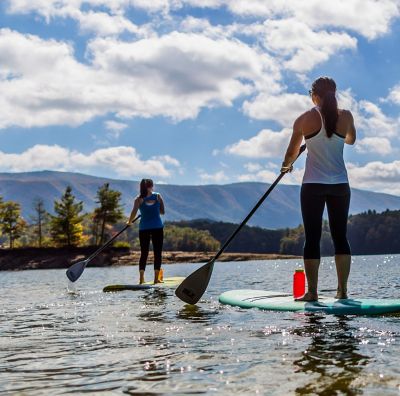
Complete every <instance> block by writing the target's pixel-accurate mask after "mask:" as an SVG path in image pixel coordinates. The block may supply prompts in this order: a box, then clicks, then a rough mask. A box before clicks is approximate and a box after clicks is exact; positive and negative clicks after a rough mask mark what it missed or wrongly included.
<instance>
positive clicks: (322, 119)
mask: <svg viewBox="0 0 400 396" xmlns="http://www.w3.org/2000/svg"><path fill="white" fill-rule="evenodd" d="M314 109H315V110H317V112H318V114H319V116H320V117H321V129H322V128H325V123H324V117H322V113H321V110H320V109H319V107H318V106H315V107H314Z"/></svg>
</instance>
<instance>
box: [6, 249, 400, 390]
mask: <svg viewBox="0 0 400 396" xmlns="http://www.w3.org/2000/svg"><path fill="white" fill-rule="evenodd" d="M396 257H397V258H399V259H397V258H396ZM384 259H385V258H384V257H383V256H382V257H379V256H374V257H371V258H369V257H367V258H363V257H360V258H355V263H354V265H353V271H352V274H351V277H352V278H351V289H350V291H351V293H352V295H364V296H366V297H368V296H369V297H377V296H383V297H399V296H398V290H399V289H398V288H399V284H400V282H399V277H398V274H399V269H400V265H399V262H400V257H399V256H394V258H393V257H392V259H391V266H390V267H387V268H385V272H384V273H383V272H382V266H381V265H378V264H379V263H380V262H381V263H382V262H383V261H384ZM297 265H298V262H297V261H296V260H293V261H272V262H248V263H218V264H217V265H216V266H215V269H214V273H213V277H212V279H211V282H210V287H209V289H208V290H207V293H206V294H205V295H204V299H202V300H201V302H200V304H198V305H196V306H189V305H184V304H183V303H182V302H181V301H180V300H178V299H177V298H176V297H175V295H174V290H173V289H168V288H158V289H148V290H140V291H124V292H120V293H102V288H103V287H104V285H106V284H110V283H121V282H123V281H124V280H126V279H130V278H131V277H132V268H130V267H120V268H88V269H87V270H86V271H85V273H84V275H83V276H82V277H81V279H80V280H79V281H78V282H76V283H75V284H74V287H73V289H71V288H67V283H66V277H65V271H59V270H54V271H46V270H45V271H24V272H19V273H12V272H4V273H0V301H1V303H2V304H1V305H0V393H1V392H3V393H5V394H21V395H23V394H29V395H35V394H46V395H47V394H51V395H58V394H65V393H76V392H77V393H79V394H81V393H89V394H100V393H102V392H105V394H116V395H120V394H132V395H164V394H179V395H181V394H218V395H220V394H222V395H225V394H226V395H253V394H254V395H257V394H260V395H263V394H266V395H291V394H298V395H306V394H321V395H334V394H348V395H358V394H364V393H366V394H371V395H375V394H380V395H385V394H398V392H399V386H400V380H399V378H400V369H399V367H400V353H399V352H400V346H399V341H400V330H399V322H398V317H396V316H390V317H377V318H367V317H354V316H353V317H351V316H348V317H335V316H329V315H325V316H324V315H321V314H320V313H317V314H302V313H291V312H265V311H259V310H242V309H237V308H232V307H227V306H222V305H220V304H219V303H218V301H217V298H218V295H219V294H220V293H221V292H223V291H225V290H228V289H239V288H250V287H253V288H262V289H267V290H268V289H269V290H271V289H272V290H277V291H283V292H287V291H290V289H291V281H292V274H293V269H294V268H295V267H296V266H297ZM196 267H197V266H196V265H182V264H180V265H172V266H168V267H167V268H166V269H167V272H168V276H185V275H187V274H189V273H190V272H192V271H193V269H194V268H196ZM331 267H332V264H331V263H330V261H329V260H327V261H326V262H325V263H323V264H322V266H321V289H332V287H334V286H335V273H334V268H331ZM371 279H374V282H371ZM383 285H384V288H382V286H383Z"/></svg>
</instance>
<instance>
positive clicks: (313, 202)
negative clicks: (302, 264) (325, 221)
mask: <svg viewBox="0 0 400 396" xmlns="http://www.w3.org/2000/svg"><path fill="white" fill-rule="evenodd" d="M325 203H326V206H327V209H328V217H329V228H330V230H331V235H332V239H333V245H334V247H335V254H351V252H350V245H349V242H348V241H347V218H348V214H349V205H350V187H349V184H348V183H341V184H319V183H305V184H303V185H302V186H301V213H302V216H303V223H304V232H305V237H306V240H305V242H304V258H305V259H319V258H321V252H320V240H321V232H322V215H323V213H324V208H325Z"/></svg>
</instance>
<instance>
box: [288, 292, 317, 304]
mask: <svg viewBox="0 0 400 396" xmlns="http://www.w3.org/2000/svg"><path fill="white" fill-rule="evenodd" d="M294 301H306V302H312V301H318V294H313V293H310V292H308V293H306V294H304V296H303V297H300V298H295V299H294Z"/></svg>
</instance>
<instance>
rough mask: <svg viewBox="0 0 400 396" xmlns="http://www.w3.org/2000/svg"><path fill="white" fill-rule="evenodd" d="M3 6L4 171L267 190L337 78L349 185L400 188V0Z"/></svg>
mask: <svg viewBox="0 0 400 396" xmlns="http://www.w3.org/2000/svg"><path fill="white" fill-rule="evenodd" d="M331 3H332V4H331ZM0 4H1V5H0V7H1V8H0V29H1V30H0V84H1V86H0V89H1V97H0V113H1V114H0V136H1V144H0V171H3V172H21V171H31V170H41V169H52V170H65V171H77V172H83V173H89V174H92V175H100V176H109V177H114V178H124V179H135V180H137V179H140V178H141V177H152V178H153V179H154V180H156V181H157V182H161V183H174V184H204V183H229V182H237V181H248V180H252V181H265V182H271V181H273V180H274V179H275V177H276V176H277V173H278V171H279V165H280V163H281V161H282V157H283V155H284V151H285V148H286V145H287V141H288V139H289V136H290V128H291V125H292V123H293V121H294V119H295V118H296V117H297V116H298V115H299V114H301V112H303V111H304V110H306V109H307V108H309V107H310V106H311V103H310V100H309V98H308V96H307V91H308V89H309V86H310V84H311V82H312V81H313V79H315V78H316V77H318V76H320V75H329V76H332V77H333V78H334V79H335V80H336V82H337V85H338V88H339V92H338V98H339V104H340V105H341V107H344V108H348V109H350V110H351V111H352V112H353V114H354V117H355V121H356V127H357V130H358V142H357V143H356V145H355V146H352V147H347V148H346V151H345V155H346V160H347V162H348V170H349V176H350V181H351V183H352V185H353V186H355V187H359V188H364V189H369V190H374V191H383V192H389V193H394V194H400V161H399V159H398V158H399V148H400V140H399V129H400V128H399V125H400V120H399V105H400V76H399V72H398V67H399V66H398V65H399V64H400V51H399V37H400V1H399V0H382V1H375V0H365V1H364V2H363V7H359V4H360V2H359V1H356V0H338V1H335V2H319V1H316V0H308V1H306V2H299V1H296V0H286V1H283V0H274V1H261V0H229V1H228V0H201V1H200V0H153V1H151V2H149V1H145V0H108V1H106V0H29V1H28V0H6V1H2V2H1V3H0ZM303 166H304V158H303V159H302V160H300V161H299V162H298V164H297V166H296V170H295V171H294V172H293V174H291V175H287V176H285V179H284V182H286V183H300V181H301V176H302V172H303Z"/></svg>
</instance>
